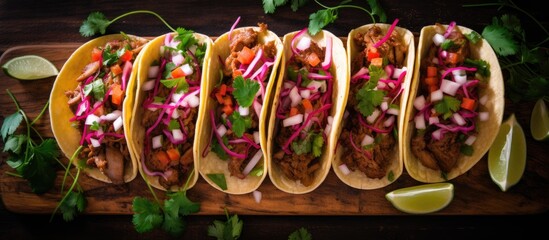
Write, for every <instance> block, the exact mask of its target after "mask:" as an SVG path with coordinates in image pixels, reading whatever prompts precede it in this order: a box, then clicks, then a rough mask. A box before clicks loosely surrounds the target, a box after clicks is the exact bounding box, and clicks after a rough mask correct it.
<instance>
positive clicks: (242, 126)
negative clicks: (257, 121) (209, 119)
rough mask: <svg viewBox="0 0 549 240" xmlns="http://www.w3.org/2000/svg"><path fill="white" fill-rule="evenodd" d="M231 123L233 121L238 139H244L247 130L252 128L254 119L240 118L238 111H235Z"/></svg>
mask: <svg viewBox="0 0 549 240" xmlns="http://www.w3.org/2000/svg"><path fill="white" fill-rule="evenodd" d="M229 121H231V125H232V130H233V132H234V134H235V135H236V136H237V137H242V135H244V133H245V132H246V130H247V129H248V128H250V127H252V118H251V117H249V116H240V113H239V112H238V111H234V112H233V113H232V114H231V115H230V116H229Z"/></svg>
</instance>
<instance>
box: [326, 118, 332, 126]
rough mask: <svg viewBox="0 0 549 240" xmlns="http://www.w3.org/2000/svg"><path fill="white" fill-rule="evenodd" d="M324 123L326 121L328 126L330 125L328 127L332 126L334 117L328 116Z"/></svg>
mask: <svg viewBox="0 0 549 240" xmlns="http://www.w3.org/2000/svg"><path fill="white" fill-rule="evenodd" d="M326 121H328V124H330V125H331V124H332V122H334V117H332V116H328V117H327V118H326Z"/></svg>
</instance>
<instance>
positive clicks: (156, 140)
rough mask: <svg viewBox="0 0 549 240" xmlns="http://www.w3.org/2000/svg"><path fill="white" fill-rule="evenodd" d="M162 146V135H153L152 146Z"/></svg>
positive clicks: (154, 147)
mask: <svg viewBox="0 0 549 240" xmlns="http://www.w3.org/2000/svg"><path fill="white" fill-rule="evenodd" d="M160 147H162V135H158V136H154V137H153V138H152V148H153V149H157V148H160Z"/></svg>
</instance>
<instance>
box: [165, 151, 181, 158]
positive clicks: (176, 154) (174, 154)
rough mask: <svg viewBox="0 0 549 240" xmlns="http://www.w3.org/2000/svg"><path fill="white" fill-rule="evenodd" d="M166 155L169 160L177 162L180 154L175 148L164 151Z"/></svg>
mask: <svg viewBox="0 0 549 240" xmlns="http://www.w3.org/2000/svg"><path fill="white" fill-rule="evenodd" d="M166 153H167V154H168V157H169V158H170V160H172V161H179V157H180V154H179V150H177V148H170V149H168V150H167V151H166Z"/></svg>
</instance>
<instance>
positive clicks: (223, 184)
mask: <svg viewBox="0 0 549 240" xmlns="http://www.w3.org/2000/svg"><path fill="white" fill-rule="evenodd" d="M206 176H207V177H208V178H209V179H210V180H212V182H214V183H215V185H217V186H218V187H220V188H221V189H223V190H227V180H225V174H223V173H209V174H206Z"/></svg>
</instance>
